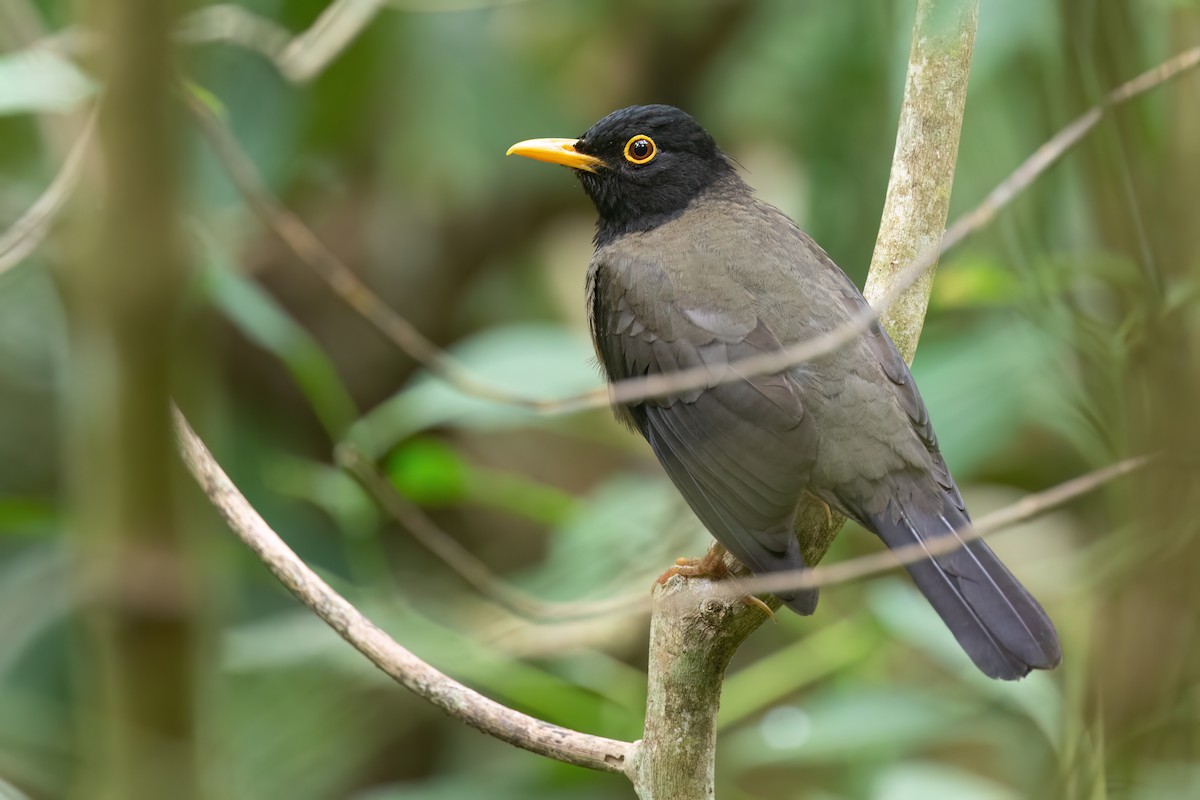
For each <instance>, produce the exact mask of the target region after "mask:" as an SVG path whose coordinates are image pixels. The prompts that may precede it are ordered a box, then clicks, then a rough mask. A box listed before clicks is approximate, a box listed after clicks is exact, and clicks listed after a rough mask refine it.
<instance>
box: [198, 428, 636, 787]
mask: <svg viewBox="0 0 1200 800" xmlns="http://www.w3.org/2000/svg"><path fill="white" fill-rule="evenodd" d="M175 433H176V437H177V439H178V442H179V449H180V451H181V452H182V454H183V460H184V462H185V463H186V464H187V468H188V470H189V471H190V472H191V473H192V475H193V476H194V477H195V479H196V481H197V483H199V484H200V488H201V489H202V490H203V491H204V493H205V494H206V495H207V496H208V499H209V500H210V501H211V502H212V504H213V505H214V506H216V508H217V510H218V511H219V512H220V513H221V516H222V517H224V518H225V521H226V522H227V523H228V524H229V527H230V528H232V529H233V531H234V533H236V534H237V535H238V537H239V538H240V539H241V540H242V541H243V542H245V543H246V545H247V546H248V547H249V548H250V549H251V550H253V551H254V553H255V554H256V555H257V556H258V557H259V558H260V559H261V560H262V561H263V563H264V564H266V565H267V568H268V569H270V570H271V572H273V573H274V574H275V577H276V578H278V579H279V581H280V582H281V583H282V584H283V585H284V586H285V587H287V589H288V591H290V592H291V593H292V594H294V595H295V596H296V598H297V599H298V600H299V601H300V602H301V603H303V604H304V605H306V606H308V607H309V608H311V609H312V610H313V611H314V612H316V614H317V615H318V616H319V617H320V618H321V619H323V620H324V621H325V622H326V624H328V625H329V627H331V628H333V629H334V630H335V631H337V633H338V635H339V636H341V637H342V638H343V639H345V640H346V641H347V642H349V643H350V644H351V645H352V646H353V647H354V649H356V650H358V651H359V652H360V653H362V654H363V655H364V656H366V657H367V659H368V660H370V662H371V663H372V664H374V665H375V666H377V667H379V669H381V670H383V672H385V673H387V675H389V676H390V677H392V678H394V679H395V680H396V681H397V682H398V683H399V684H400V685H402V686H404V687H405V688H406V689H409V690H410V691H412V692H413V693H415V694H417V695H419V696H420V697H422V698H424V699H426V700H428V701H429V702H431V703H433V704H434V705H436V706H437V707H438V708H440V709H442V710H443V711H445V712H446V713H447V714H449V715H450V716H452V717H455V718H457V719H459V720H461V721H463V722H465V723H467V724H468V725H470V726H472V727H474V728H477V729H479V730H480V731H483V732H484V733H487V734H491V735H492V736H495V737H496V738H497V739H502V740H503V741H506V742H508V743H509V744H514V745H516V746H517V747H521V748H524V749H526V750H529V751H532V752H534V753H538V754H540V755H544V756H547V757H549V758H553V759H556V760H558V761H564V762H566V763H568V764H575V765H577V766H580V767H588V768H590V769H597V770H602V771H605V772H623V771H624V770H625V765H626V762H627V760H628V757H629V755H630V751H631V750H632V749H633V745H631V744H630V743H629V742H620V741H617V740H615V739H605V738H603V737H600V736H590V735H588V734H585V733H579V732H578V731H573V730H568V729H566V728H560V727H559V726H557V725H551V724H550V723H548V722H544V721H542V720H540V719H535V718H534V717H530V716H528V715H526V714H522V713H520V712H519V711H514V710H513V709H511V708H507V707H506V706H503V705H501V704H499V703H497V702H496V701H494V700H490V699H488V698H486V697H484V696H483V695H481V694H479V693H478V692H476V691H475V690H473V689H469V688H467V687H466V686H463V685H462V684H461V683H458V682H457V681H455V680H453V679H452V678H450V677H448V676H446V675H443V674H442V673H441V672H438V671H437V670H436V669H434V668H433V667H431V666H430V665H428V664H426V663H425V662H424V661H422V660H421V659H419V658H417V657H416V656H415V655H413V654H412V653H411V652H409V651H408V650H406V649H405V648H404V647H402V646H400V645H399V644H398V643H397V642H396V641H395V640H394V639H392V638H391V637H390V636H388V635H387V634H386V633H384V632H383V631H382V630H380V629H379V628H378V627H376V626H375V624H374V623H373V622H371V621H370V620H369V619H367V618H366V617H364V616H363V615H362V613H361V612H359V610H358V609H356V608H355V607H354V606H353V605H351V604H350V603H349V602H348V601H347V600H346V599H345V598H343V597H342V596H341V595H339V594H338V593H337V592H335V591H334V590H333V589H331V588H330V586H329V584H327V583H325V581H323V580H321V578H320V577H318V576H317V574H316V573H315V572H313V571H312V570H311V569H310V568H309V567H308V566H307V565H306V564H305V563H304V562H303V561H301V560H300V557H299V556H297V555H296V554H295V553H293V552H292V551H291V549H290V548H289V547H288V546H287V545H286V544H284V542H283V540H282V539H280V538H279V535H278V534H276V533H275V531H273V530H271V527H270V526H269V525H267V523H266V521H265V520H263V518H262V517H261V516H259V514H258V512H257V511H255V510H254V508H253V506H251V505H250V503H249V502H248V501H247V500H246V498H245V497H243V496H242V493H241V492H239V491H238V489H237V487H236V486H234V485H233V483H232V482H231V481H230V480H229V477H228V476H227V475H226V474H225V472H224V471H223V470H222V469H221V466H220V465H219V464H218V463H217V462H216V460H214V459H213V457H212V454H211V453H209V452H208V449H207V448H206V447H205V446H204V443H203V442H201V441H200V439H199V437H197V436H196V434H195V433H194V432H193V431H192V429H191V428H190V427H189V426H188V424H187V420H185V419H184V418H183V415H182V414H180V413H179V412H178V411H176V412H175Z"/></svg>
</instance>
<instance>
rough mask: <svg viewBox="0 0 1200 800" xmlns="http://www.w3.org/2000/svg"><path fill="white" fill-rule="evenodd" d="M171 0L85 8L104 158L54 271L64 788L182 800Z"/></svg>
mask: <svg viewBox="0 0 1200 800" xmlns="http://www.w3.org/2000/svg"><path fill="white" fill-rule="evenodd" d="M172 6H173V4H172V3H165V2H162V0H106V2H103V3H96V4H89V6H88V8H87V11H88V13H89V14H90V16H91V18H92V19H93V20H95V21H96V22H97V23H98V25H97V27H98V31H99V35H100V36H101V37H102V38H103V40H104V41H106V42H108V43H110V45H111V46H109V47H106V48H105V49H104V50H103V51H102V52H99V53H98V54H97V62H96V67H97V70H98V72H99V73H100V75H101V76H102V78H103V80H104V83H105V85H106V87H107V88H106V90H105V99H104V102H103V104H102V105H101V107H100V109H99V112H98V120H97V127H96V130H97V134H98V135H97V137H96V138H97V140H98V145H99V147H98V149H99V153H98V154H94V155H96V156H98V157H95V158H93V159H91V160H90V161H88V163H87V164H86V168H85V169H84V171H83V180H82V182H81V187H80V196H81V197H80V199H81V202H80V204H79V205H78V206H76V210H77V213H76V214H75V215H74V217H73V219H72V223H73V225H72V228H71V231H70V239H69V240H68V243H67V244H68V247H67V250H68V252H69V258H68V263H67V264H66V265H65V268H64V269H63V270H62V272H61V274H60V275H59V276H58V277H60V278H61V286H62V293H63V300H64V305H65V307H66V310H67V315H68V320H69V327H70V363H69V380H70V393H69V405H68V408H67V411H66V414H65V417H66V430H65V432H64V436H63V441H64V442H65V443H66V452H65V454H64V463H63V472H64V473H65V474H66V475H67V476H68V480H69V488H70V503H71V518H72V520H73V527H74V529H75V532H76V534H77V538H76V541H75V549H76V552H77V564H78V566H77V568H76V580H77V582H78V584H79V590H80V592H79V593H80V595H81V596H83V597H86V598H87V599H88V602H87V603H86V604H85V606H84V608H85V610H84V611H83V612H82V613H83V615H84V619H85V622H86V625H85V629H86V630H85V635H86V639H85V643H84V646H85V647H86V655H87V657H86V658H84V659H82V660H81V662H80V663H81V665H82V666H81V670H80V675H79V680H80V682H81V684H82V694H83V697H84V700H85V702H84V703H83V704H82V705H81V708H82V709H83V710H84V713H83V714H82V715H81V720H82V724H81V726H80V728H81V729H80V731H79V736H80V747H81V749H82V751H83V759H82V764H83V766H82V768H81V772H80V774H78V775H76V776H74V777H75V780H74V787H73V788H74V795H75V796H78V797H88V798H101V799H102V800H158V799H159V798H164V797H171V798H180V799H181V800H187V798H192V797H196V796H198V794H199V793H200V790H199V784H200V779H199V775H198V772H199V771H198V769H197V747H196V744H197V743H196V727H197V726H196V705H195V686H196V678H195V672H196V668H197V647H198V644H199V639H200V635H199V628H200V623H199V614H198V613H197V611H198V608H199V587H198V585H197V579H198V575H197V569H196V566H195V564H196V563H197V561H198V560H197V559H196V558H195V555H196V554H195V553H194V552H192V551H191V548H190V547H189V543H188V542H187V541H186V540H185V536H184V525H183V524H182V519H181V514H180V513H179V509H178V505H177V503H176V497H175V494H176V492H175V483H176V481H175V478H176V466H175V465H176V463H177V462H176V460H175V458H174V456H173V454H172V440H171V427H170V417H169V407H170V377H171V372H172V369H174V368H178V367H179V365H178V364H177V363H176V361H175V360H174V359H175V356H176V354H175V353H173V348H172V342H173V340H174V337H173V334H174V333H175V329H176V325H177V319H178V313H177V312H178V308H179V299H180V296H181V292H182V287H183V278H184V269H183V259H182V257H181V250H180V247H179V238H178V235H177V233H178V231H177V221H178V214H177V206H176V202H175V197H176V181H175V170H176V167H177V165H178V160H177V157H176V155H177V153H176V147H175V145H176V141H177V139H176V136H175V131H174V126H173V125H172V120H171V118H172V106H173V102H174V101H173V100H172V98H171V94H170V86H171V85H172V81H173V78H172V72H173V66H172V59H171V47H170V37H169V30H170V25H171V23H172V15H173V8H172Z"/></svg>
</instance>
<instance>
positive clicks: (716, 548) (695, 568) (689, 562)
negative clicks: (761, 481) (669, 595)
mask: <svg viewBox="0 0 1200 800" xmlns="http://www.w3.org/2000/svg"><path fill="white" fill-rule="evenodd" d="M725 553H726V550H725V547H724V546H723V545H722V544H720V543H719V542H713V545H712V547H710V548H708V552H707V553H705V554H704V557H703V558H679V559H676V560H675V566H673V567H671V568H670V569H668V570H667V571H666V572H664V573H663V574H662V575H659V576H658V580H656V581H655V582H654V583H655V585H657V586H661V585H662V584H664V583H666V582H667V581H668V580H670V579H671V577H672V576H675V575H681V576H683V577H685V578H709V579H711V580H714V581H719V580H724V579H725V578H728V577H729V575H730V572H729V567H727V566H726V565H725ZM742 602H743V603H745V604H746V605H748V606H752V607H755V608H760V609H762V611H763V613H764V614H766V615H767V616H768V617H770V618H771V621H772V622H774V621H775V612H774V611H772V610H771V607H770V606H769V605H767V604H766V603H764V602H763V601H762V600H759V599H758V598H757V597H755V596H754V595H746V596H745V597H743V598H742Z"/></svg>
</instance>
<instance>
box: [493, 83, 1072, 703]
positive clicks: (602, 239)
mask: <svg viewBox="0 0 1200 800" xmlns="http://www.w3.org/2000/svg"><path fill="white" fill-rule="evenodd" d="M507 155H518V156H524V157H527V158H531V159H535V160H539V161H545V162H549V163H553V164H559V165H562V166H566V167H568V168H570V169H571V170H572V172H573V173H574V174H575V175H576V176H577V177H578V179H579V181H580V183H581V184H582V187H583V190H584V192H585V193H586V194H587V196H588V197H589V198H590V199H591V201H592V203H593V205H594V206H595V208H596V212H597V215H598V216H597V223H596V231H595V236H594V240H593V243H594V246H595V249H594V252H593V255H592V259H591V262H590V264H589V267H588V273H587V279H586V288H585V296H586V303H587V311H588V320H589V327H590V329H591V335H592V340H593V343H594V345H595V350H596V356H597V359H598V361H599V362H600V364H601V365H602V368H603V370H604V372H605V375H606V377H607V379H608V380H609V381H610V382H617V381H621V380H625V379H628V378H636V377H641V376H648V375H660V374H669V373H671V372H676V371H680V370H685V369H689V368H693V367H709V368H720V367H723V366H724V365H727V364H731V363H734V362H737V361H739V360H741V359H745V358H749V357H752V356H758V355H761V354H764V353H772V352H775V351H779V350H781V349H784V348H786V347H788V346H789V345H793V344H795V343H797V342H801V341H805V340H810V339H813V338H815V337H817V336H820V335H821V334H826V333H829V332H830V331H833V330H835V329H838V328H839V327H840V326H846V325H850V324H853V321H854V320H855V318H859V317H862V316H867V317H870V318H872V319H873V317H871V315H870V308H869V306H868V304H867V301H866V300H865V299H864V298H863V295H862V293H861V292H860V291H859V289H858V287H857V286H856V285H855V284H854V282H853V281H852V280H850V278H849V277H848V276H847V275H846V274H845V273H844V272H843V271H842V270H841V269H840V268H839V267H838V266H837V265H836V264H835V263H834V262H833V261H832V259H830V257H829V256H828V255H827V254H826V253H825V251H824V250H822V249H821V247H820V246H819V245H817V243H816V242H815V241H813V239H812V238H810V237H809V236H808V235H807V234H806V233H804V232H803V231H802V230H801V229H800V228H799V226H797V224H796V223H795V222H793V221H792V220H791V219H790V218H789V217H788V216H787V215H786V214H784V213H783V212H782V211H780V210H778V209H777V208H775V207H774V206H772V205H770V204H768V203H766V202H764V201H762V200H760V199H758V198H757V197H756V196H755V194H754V191H753V190H752V189H751V188H750V186H749V185H748V184H747V183H746V182H745V181H744V180H743V179H742V177H741V176H740V175H739V173H738V170H737V166H736V164H735V162H734V161H733V160H732V159H731V158H730V157H729V156H727V155H725V153H724V152H722V151H721V149H720V148H719V147H718V146H717V144H716V142H715V141H714V139H713V137H712V136H711V135H710V134H709V133H708V132H707V131H706V130H705V129H704V128H703V127H701V125H700V124H699V123H698V122H696V120H695V119H693V118H692V116H690V115H689V114H688V113H686V112H684V111H682V110H680V109H678V108H675V107H673V106H668V105H637V106H630V107H628V108H623V109H620V110H618V111H614V112H612V113H611V114H609V115H607V116H605V117H604V118H603V119H601V120H600V121H599V122H597V123H595V124H594V125H593V126H592V127H591V128H589V129H588V130H587V131H586V132H585V133H584V134H583V135H582V136H580V137H578V138H575V139H570V138H553V139H529V140H525V141H521V142H518V143H517V144H514V145H513V146H512V147H511V148H509V150H508V153H507ZM614 411H615V413H616V415H617V417H618V419H619V420H620V421H622V422H624V423H625V424H626V425H627V426H628V427H630V428H632V429H633V430H635V431H636V432H638V433H640V434H641V435H642V436H643V437H645V439H646V441H647V442H648V443H649V445H650V448H651V449H652V450H653V452H654V454H655V456H656V457H657V458H658V461H659V463H660V464H661V465H662V467H663V469H664V470H665V471H666V473H667V475H668V476H669V477H670V479H671V481H672V482H673V483H674V485H675V487H676V488H677V489H678V490H679V492H680V493H681V494H682V495H683V497H684V499H685V500H686V501H687V503H688V505H689V506H690V507H691V509H692V511H693V512H695V514H696V516H697V517H698V518H699V519H700V521H701V522H702V523H703V524H704V526H705V527H706V528H707V529H708V531H709V532H710V533H711V534H712V536H713V537H714V538H715V539H716V541H717V542H718V543H719V544H720V545H722V546H724V548H726V549H727V550H728V551H729V552H730V553H732V554H733V556H734V557H736V558H737V559H738V560H739V561H740V562H741V563H742V564H744V565H745V566H746V567H747V568H748V569H749V570H750V571H751V572H752V573H754V574H760V575H761V574H768V573H773V572H779V571H783V570H793V569H798V568H802V567H803V566H804V559H803V557H802V555H801V552H800V546H799V541H798V539H797V535H796V532H795V517H796V512H797V507H798V504H799V502H800V501H801V500H802V499H803V497H804V496H805V494H806V493H807V494H811V495H813V496H815V497H816V498H817V499H819V500H820V501H822V502H823V503H825V504H826V505H827V506H828V507H829V508H832V509H835V510H837V511H839V512H840V513H842V514H844V515H845V516H847V517H849V518H850V519H853V520H855V521H856V522H857V523H858V524H859V525H861V526H862V527H864V528H866V529H867V530H869V531H872V532H874V533H875V534H876V535H878V537H879V538H880V539H881V540H882V541H883V543H884V544H885V545H886V546H887V547H889V548H899V547H904V546H906V545H912V544H914V543H920V544H922V545H927V544H928V543H929V542H931V541H933V540H936V539H939V538H941V537H944V536H956V537H960V533H961V532H962V531H963V530H965V529H967V528H969V526H970V517H969V516H968V513H967V509H966V506H965V505H964V503H963V499H962V495H961V494H960V492H959V489H958V487H957V485H956V484H955V482H954V478H953V477H952V476H951V474H950V470H949V469H948V468H947V466H946V462H945V459H944V458H943V456H942V453H941V451H940V449H939V446H938V440H937V437H936V435H935V434H934V430H933V426H932V424H931V423H930V419H929V413H928V411H927V409H926V406H925V403H924V401H923V400H922V399H921V395H920V392H919V391H918V390H917V386H916V384H915V382H914V381H913V376H912V374H911V373H910V371H909V368H908V365H907V364H906V363H905V361H904V359H903V358H902V357H901V355H900V353H899V351H897V349H896V347H895V345H894V344H893V343H892V341H891V339H890V338H889V337H888V335H887V333H886V332H884V331H883V329H882V328H881V327H880V325H879V324H878V322H874V323H873V324H872V325H870V326H869V328H868V329H867V330H866V331H865V333H863V335H861V336H859V337H856V338H854V339H853V340H852V341H851V342H849V343H848V344H846V345H844V346H842V347H839V348H836V349H833V350H832V351H831V352H827V353H825V354H823V355H820V356H818V357H816V358H812V359H811V360H809V361H807V362H805V363H801V364H797V365H796V366H793V367H790V368H787V369H783V370H780V371H778V372H776V373H774V374H768V375H754V374H749V375H746V376H745V377H741V376H738V377H737V379H735V380H732V381H728V382H719V381H716V380H712V381H709V382H708V383H707V385H704V386H701V387H697V388H688V389H686V390H681V391H678V392H675V393H674V394H670V395H668V396H665V397H655V398H646V399H639V400H634V401H631V402H628V403H621V404H618V405H617V406H616V407H615V408H614ZM960 539H961V537H960ZM907 570H908V572H909V574H910V575H911V577H912V579H913V581H914V582H915V584H916V586H917V588H918V589H919V590H920V591H921V592H922V594H924V596H925V597H926V598H927V599H928V601H929V603H930V604H931V605H932V606H933V608H934V610H935V611H936V612H937V613H938V615H939V616H940V617H941V618H942V620H943V621H944V622H945V624H946V626H947V627H948V628H949V629H950V632H951V633H952V634H953V635H954V637H955V638H956V639H957V641H958V643H959V644H960V646H961V647H962V649H963V650H964V651H965V652H966V654H967V655H968V656H969V657H970V659H971V660H972V661H973V662H974V664H975V665H976V666H977V667H978V668H979V669H980V670H981V671H982V672H983V673H984V674H986V675H988V676H989V677H992V678H996V679H1002V680H1016V679H1019V678H1022V677H1024V676H1025V675H1027V674H1028V673H1029V672H1030V671H1031V670H1034V669H1052V668H1054V667H1055V666H1057V665H1058V664H1059V663H1060V661H1061V660H1062V650H1061V647H1060V644H1059V640H1058V634H1057V632H1056V631H1055V628H1054V625H1053V623H1052V622H1051V621H1050V618H1049V617H1048V616H1047V614H1046V612H1045V611H1044V610H1043V609H1042V607H1041V606H1040V605H1039V604H1038V602H1037V600H1035V599H1034V598H1033V597H1032V595H1030V593H1029V592H1028V591H1027V590H1026V589H1025V588H1024V587H1023V586H1022V585H1021V583H1020V582H1019V581H1018V580H1017V579H1016V578H1015V577H1014V576H1013V574H1012V573H1011V572H1010V571H1009V570H1008V569H1007V568H1006V567H1005V566H1004V564H1002V563H1001V561H1000V560H999V558H997V557H996V555H995V554H994V553H993V552H992V550H991V548H989V547H988V545H987V544H986V543H985V542H983V541H982V540H981V539H972V540H970V541H965V542H963V543H962V546H961V547H960V548H958V549H955V550H954V551H953V552H945V553H939V554H936V555H933V556H932V557H930V558H927V559H923V560H918V561H915V562H913V563H910V564H908V565H907ZM777 596H778V597H779V598H780V600H781V601H782V602H783V603H784V604H786V605H787V606H788V607H789V608H790V609H792V610H793V611H795V612H797V613H799V614H802V615H808V614H811V613H813V611H814V610H815V607H816V603H817V590H816V589H815V588H811V589H802V590H796V591H791V592H786V591H785V592H781V593H777Z"/></svg>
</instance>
